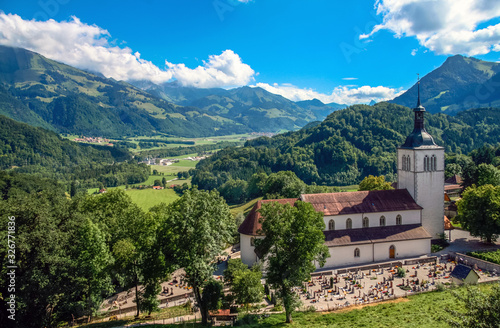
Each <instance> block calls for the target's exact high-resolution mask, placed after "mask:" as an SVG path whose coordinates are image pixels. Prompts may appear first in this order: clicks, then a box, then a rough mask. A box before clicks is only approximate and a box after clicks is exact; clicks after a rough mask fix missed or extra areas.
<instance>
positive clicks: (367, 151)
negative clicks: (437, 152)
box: [193, 103, 500, 190]
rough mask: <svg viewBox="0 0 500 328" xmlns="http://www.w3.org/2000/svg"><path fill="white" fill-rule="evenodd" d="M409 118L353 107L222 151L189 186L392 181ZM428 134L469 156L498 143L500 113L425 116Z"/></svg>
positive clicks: (401, 110)
mask: <svg viewBox="0 0 500 328" xmlns="http://www.w3.org/2000/svg"><path fill="white" fill-rule="evenodd" d="M413 115H414V114H413V112H412V111H411V109H409V108H407V107H403V106H399V105H395V104H389V103H379V104H376V105H374V106H368V105H354V106H351V107H349V108H347V109H343V110H339V111H335V112H333V113H332V114H330V115H329V116H328V117H327V118H326V119H325V121H323V122H322V123H321V124H319V125H316V126H313V127H310V128H307V129H302V130H299V131H295V132H288V133H284V134H280V135H277V136H274V137H273V138H267V137H261V138H258V139H254V140H250V141H247V142H246V143H245V146H244V147H241V148H235V147H233V148H226V149H224V150H222V151H220V152H218V153H216V154H215V155H213V156H211V157H210V158H207V159H205V160H202V161H201V162H200V163H199V164H198V165H197V167H196V172H195V174H194V176H193V184H196V185H198V187H199V188H201V189H207V190H211V189H214V188H219V187H221V186H222V185H223V184H225V183H226V182H228V181H230V180H243V181H247V182H248V181H250V179H251V177H252V176H253V175H254V174H256V173H265V174H268V175H269V174H271V173H276V172H279V171H292V172H294V173H295V174H296V175H297V177H298V178H300V179H301V180H302V181H304V182H305V183H307V184H312V183H315V184H317V185H329V186H341V185H351V184H357V183H359V182H360V181H361V180H362V179H363V178H364V177H366V176H368V175H374V176H380V175H385V176H386V178H387V180H388V181H395V173H396V148H397V147H398V146H399V145H401V144H403V142H404V140H405V138H406V136H407V135H409V134H410V132H411V131H412V129H413ZM426 128H427V131H429V133H430V134H431V135H432V136H433V137H434V140H435V141H436V143H437V144H438V145H442V146H444V147H445V151H446V153H457V154H468V153H469V152H471V151H472V150H473V149H476V148H479V147H481V146H483V145H488V144H489V145H496V144H497V143H498V142H499V141H500V111H499V110H498V109H495V108H481V109H471V110H467V111H464V112H461V113H459V114H458V115H457V116H448V115H445V114H427V115H426Z"/></svg>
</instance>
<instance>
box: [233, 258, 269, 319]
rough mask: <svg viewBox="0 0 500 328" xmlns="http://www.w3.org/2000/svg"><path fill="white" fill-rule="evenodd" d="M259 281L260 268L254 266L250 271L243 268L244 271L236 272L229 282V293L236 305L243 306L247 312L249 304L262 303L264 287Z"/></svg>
mask: <svg viewBox="0 0 500 328" xmlns="http://www.w3.org/2000/svg"><path fill="white" fill-rule="evenodd" d="M240 261H241V260H240ZM261 279H262V271H261V266H260V265H254V266H253V267H252V269H248V268H247V267H246V266H245V268H244V269H242V270H238V271H236V272H235V274H234V277H233V280H232V281H231V292H232V294H233V295H234V296H235V300H236V303H238V304H245V305H246V308H247V312H248V306H249V304H250V303H257V302H260V301H262V296H263V291H264V287H263V286H262V283H261V282H260V281H261Z"/></svg>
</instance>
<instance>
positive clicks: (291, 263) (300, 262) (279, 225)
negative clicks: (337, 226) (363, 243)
mask: <svg viewBox="0 0 500 328" xmlns="http://www.w3.org/2000/svg"><path fill="white" fill-rule="evenodd" d="M260 214H261V216H262V218H261V223H262V233H263V235H265V238H263V239H257V240H255V246H256V251H257V253H258V254H259V257H260V258H262V259H263V260H264V261H266V273H267V283H268V284H269V285H271V286H272V287H273V289H274V290H276V295H277V297H279V298H281V300H282V301H283V305H284V307H285V312H286V322H287V323H290V322H292V312H293V311H295V308H296V306H297V305H298V297H297V295H296V294H295V293H294V292H293V291H292V288H293V287H296V286H301V284H302V282H303V281H307V280H309V279H310V278H311V272H313V271H314V270H315V269H316V267H315V265H314V263H313V261H316V262H317V263H318V264H319V266H321V267H322V266H323V265H324V264H325V261H326V258H327V257H328V256H329V252H328V247H326V246H325V244H324V242H325V235H324V234H323V230H324V229H325V223H324V222H323V214H322V213H320V212H316V211H315V210H314V208H313V206H312V205H311V204H310V203H305V202H301V201H297V203H296V204H295V206H294V207H292V206H290V205H289V204H279V203H273V202H270V203H267V204H264V205H263V206H262V208H261V210H260Z"/></svg>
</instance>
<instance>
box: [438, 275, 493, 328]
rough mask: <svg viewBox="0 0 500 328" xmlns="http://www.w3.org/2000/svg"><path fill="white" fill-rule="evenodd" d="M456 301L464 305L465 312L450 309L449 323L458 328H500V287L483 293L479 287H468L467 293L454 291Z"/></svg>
mask: <svg viewBox="0 0 500 328" xmlns="http://www.w3.org/2000/svg"><path fill="white" fill-rule="evenodd" d="M452 293H453V296H455V298H456V300H457V301H458V302H459V303H461V304H463V305H464V308H465V312H463V311H460V310H456V309H455V308H453V309H448V312H449V313H450V317H449V318H448V323H449V324H450V326H451V327H456V328H469V327H478V328H498V323H499V322H500V285H498V284H496V285H494V286H493V287H492V288H491V290H490V291H489V292H486V293H484V292H482V291H481V290H480V289H479V288H478V287H477V286H467V290H466V292H465V293H459V292H458V291H452Z"/></svg>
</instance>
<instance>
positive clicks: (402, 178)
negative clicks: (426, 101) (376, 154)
mask: <svg viewBox="0 0 500 328" xmlns="http://www.w3.org/2000/svg"><path fill="white" fill-rule="evenodd" d="M413 112H414V113H415V122H414V128H413V132H412V133H411V134H410V135H409V136H408V137H407V138H406V141H405V143H404V144H403V145H401V146H400V147H398V151H397V155H398V188H399V189H407V190H408V191H409V192H410V194H411V196H412V197H413V199H414V200H415V202H416V203H417V204H418V205H420V206H422V208H423V209H422V218H421V222H422V226H423V227H424V229H425V230H427V232H429V234H430V235H431V236H432V239H438V238H439V235H440V234H442V233H443V232H444V148H443V147H440V146H438V145H436V143H435V142H434V139H433V138H432V136H431V135H430V134H429V133H428V132H427V131H426V130H425V125H424V113H425V108H424V107H423V106H422V105H421V104H420V81H419V82H418V100H417V107H415V108H414V109H413Z"/></svg>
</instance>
